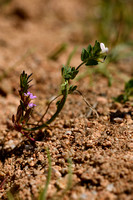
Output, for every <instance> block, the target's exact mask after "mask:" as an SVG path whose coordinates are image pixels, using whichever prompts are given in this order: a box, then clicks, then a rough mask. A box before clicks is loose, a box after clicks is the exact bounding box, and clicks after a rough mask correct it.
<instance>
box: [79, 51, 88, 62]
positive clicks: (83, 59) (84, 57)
mask: <svg viewBox="0 0 133 200" xmlns="http://www.w3.org/2000/svg"><path fill="white" fill-rule="evenodd" d="M87 58H89V53H88V52H87V51H86V49H84V48H83V49H82V53H81V60H82V61H85V60H86V59H87Z"/></svg>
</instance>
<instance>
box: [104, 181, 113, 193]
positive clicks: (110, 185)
mask: <svg viewBox="0 0 133 200" xmlns="http://www.w3.org/2000/svg"><path fill="white" fill-rule="evenodd" d="M113 189H114V184H113V183H110V184H108V185H107V187H106V190H107V191H109V192H112V191H113Z"/></svg>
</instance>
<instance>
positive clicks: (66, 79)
mask: <svg viewBox="0 0 133 200" xmlns="http://www.w3.org/2000/svg"><path fill="white" fill-rule="evenodd" d="M107 52H108V48H107V47H105V45H104V44H103V43H99V42H98V41H96V42H95V45H94V46H93V47H92V46H91V45H89V46H88V47H87V49H84V48H83V50H82V53H81V61H82V62H81V64H79V65H78V66H77V67H71V66H65V65H63V67H62V69H61V75H62V79H63V83H62V84H61V94H60V95H59V96H62V98H61V99H60V100H59V101H57V103H56V105H57V109H56V111H55V113H54V114H53V115H52V116H51V118H50V119H48V120H47V121H46V122H45V123H42V124H39V123H37V124H33V125H30V124H28V121H29V119H30V117H31V113H32V111H33V110H34V108H35V107H36V104H34V103H33V102H32V100H34V99H35V98H36V96H34V95H33V94H32V93H31V92H30V91H29V88H30V87H31V86H30V85H29V83H30V82H31V81H32V79H30V77H31V75H32V74H30V75H29V76H28V75H27V74H26V73H25V72H24V71H23V73H22V74H21V75H20V90H19V95H20V105H19V106H18V109H17V113H16V116H14V115H13V117H12V121H13V123H14V128H15V129H16V130H17V131H19V132H21V133H22V134H24V135H25V136H26V137H28V138H29V139H30V140H32V141H35V140H34V139H33V138H31V137H30V136H29V132H32V131H35V130H40V129H43V128H45V127H47V126H48V125H49V124H50V123H51V122H52V121H53V120H54V119H55V118H56V117H57V116H58V114H59V113H60V111H61V110H62V108H63V106H64V104H65V102H66V100H67V96H68V95H69V94H71V93H73V92H74V91H75V90H76V88H77V86H76V85H70V81H71V80H73V79H74V78H75V77H76V76H77V74H78V73H79V68H80V67H81V66H82V65H83V64H85V65H86V66H93V65H97V64H98V63H99V62H103V61H104V60H105V58H106V56H107ZM56 98H57V97H56ZM56 98H55V99H56ZM42 118H43V117H41V120H39V122H40V121H42Z"/></svg>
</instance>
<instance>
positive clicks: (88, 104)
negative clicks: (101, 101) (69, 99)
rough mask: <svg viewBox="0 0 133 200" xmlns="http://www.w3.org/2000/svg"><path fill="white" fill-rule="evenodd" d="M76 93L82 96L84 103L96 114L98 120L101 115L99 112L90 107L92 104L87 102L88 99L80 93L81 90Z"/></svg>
mask: <svg viewBox="0 0 133 200" xmlns="http://www.w3.org/2000/svg"><path fill="white" fill-rule="evenodd" d="M75 92H77V93H78V94H79V95H80V96H82V98H83V100H84V102H85V103H86V105H87V106H88V107H89V108H90V109H91V110H92V111H93V112H94V113H95V114H96V116H97V118H99V115H98V113H97V111H96V110H95V108H94V107H92V106H91V105H90V103H89V102H88V101H87V100H86V98H85V97H84V96H83V94H82V93H81V92H80V91H79V90H75Z"/></svg>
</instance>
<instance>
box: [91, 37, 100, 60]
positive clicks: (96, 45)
mask: <svg viewBox="0 0 133 200" xmlns="http://www.w3.org/2000/svg"><path fill="white" fill-rule="evenodd" d="M100 51H101V48H100V43H99V42H98V41H97V40H96V41H95V45H94V47H93V56H96V55H98V54H99V53H100Z"/></svg>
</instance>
